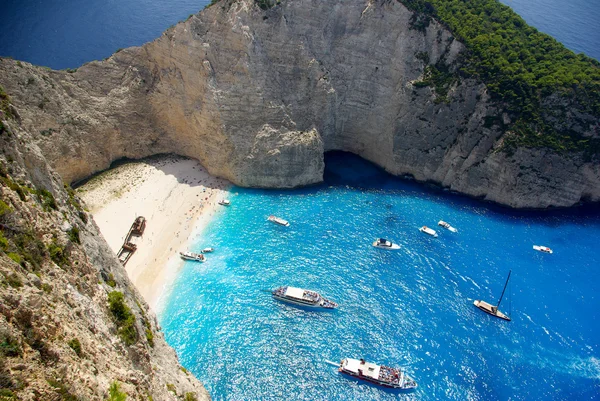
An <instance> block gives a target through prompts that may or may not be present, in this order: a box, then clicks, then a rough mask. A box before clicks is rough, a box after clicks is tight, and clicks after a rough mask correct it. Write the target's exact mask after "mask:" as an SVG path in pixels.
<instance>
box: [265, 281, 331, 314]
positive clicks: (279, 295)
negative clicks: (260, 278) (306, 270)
mask: <svg viewBox="0 0 600 401" xmlns="http://www.w3.org/2000/svg"><path fill="white" fill-rule="evenodd" d="M273 298H275V299H278V300H280V301H283V302H288V303H291V304H295V305H300V306H308V307H310V308H322V309H335V308H337V306H338V304H336V303H335V302H333V301H330V300H328V299H327V298H323V297H322V296H321V295H320V294H319V293H318V292H314V291H310V290H305V289H303V288H296V287H288V286H285V287H279V288H277V289H275V290H274V291H273Z"/></svg>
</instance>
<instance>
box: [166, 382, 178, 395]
mask: <svg viewBox="0 0 600 401" xmlns="http://www.w3.org/2000/svg"><path fill="white" fill-rule="evenodd" d="M167 390H169V391H170V392H172V393H173V394H175V395H177V389H176V388H175V385H174V384H173V383H167Z"/></svg>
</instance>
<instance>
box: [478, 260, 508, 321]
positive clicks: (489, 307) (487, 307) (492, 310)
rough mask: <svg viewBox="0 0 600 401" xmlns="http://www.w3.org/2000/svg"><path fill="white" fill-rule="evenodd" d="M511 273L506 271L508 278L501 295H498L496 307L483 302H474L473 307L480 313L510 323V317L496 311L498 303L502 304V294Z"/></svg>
mask: <svg viewBox="0 0 600 401" xmlns="http://www.w3.org/2000/svg"><path fill="white" fill-rule="evenodd" d="M511 272H512V270H509V271H508V277H507V278H506V283H504V289H503V290H502V294H501V295H500V299H499V300H498V303H497V304H496V306H494V305H491V304H489V303H487V302H485V301H475V302H473V305H475V306H476V307H478V308H479V309H481V310H482V311H484V312H485V313H487V314H490V315H492V316H496V317H499V318H500V319H504V320H508V321H510V316H508V315H505V314H504V313H502V312H500V311H499V310H498V307H499V306H500V302H502V298H503V297H504V292H505V291H506V286H507V285H508V280H510V273H511Z"/></svg>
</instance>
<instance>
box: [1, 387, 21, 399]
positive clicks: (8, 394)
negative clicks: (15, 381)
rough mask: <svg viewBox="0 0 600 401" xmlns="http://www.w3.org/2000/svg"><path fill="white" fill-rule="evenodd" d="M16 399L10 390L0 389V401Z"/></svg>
mask: <svg viewBox="0 0 600 401" xmlns="http://www.w3.org/2000/svg"><path fill="white" fill-rule="evenodd" d="M16 397H17V396H16V395H15V393H13V392H12V390H9V389H7V388H2V389H0V401H4V400H7V401H8V400H18V398H16Z"/></svg>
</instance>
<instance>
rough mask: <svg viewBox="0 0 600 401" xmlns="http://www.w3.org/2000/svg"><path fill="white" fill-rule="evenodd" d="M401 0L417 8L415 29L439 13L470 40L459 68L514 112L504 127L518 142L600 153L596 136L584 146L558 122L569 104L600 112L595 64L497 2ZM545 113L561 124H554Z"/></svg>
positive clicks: (599, 79) (599, 66)
mask: <svg viewBox="0 0 600 401" xmlns="http://www.w3.org/2000/svg"><path fill="white" fill-rule="evenodd" d="M398 1H400V2H401V3H402V4H404V5H405V6H407V7H408V8H409V9H411V10H412V11H415V12H416V13H415V15H414V17H413V19H412V27H413V28H414V29H417V30H423V31H424V30H425V29H426V27H427V26H428V25H429V22H430V19H431V18H435V19H436V20H438V21H440V22H441V23H442V24H444V25H446V26H447V27H448V28H449V29H450V31H451V32H452V33H453V35H454V36H455V37H456V38H457V39H458V40H460V41H461V42H462V43H464V44H465V46H466V47H467V49H468V52H467V54H466V55H465V59H464V63H463V65H462V66H461V69H460V72H461V73H462V74H464V75H465V76H476V77H479V78H480V79H481V80H482V81H483V82H484V83H485V84H486V86H487V88H488V89H489V91H490V94H491V96H492V98H493V99H495V100H497V101H501V102H503V103H504V104H505V107H506V109H507V111H509V112H510V113H511V114H512V115H513V116H514V117H516V118H515V121H516V123H515V124H513V125H512V126H511V127H507V128H509V129H510V130H511V131H512V132H514V133H516V134H517V137H518V138H520V139H519V140H518V141H513V142H514V145H524V146H549V147H552V148H555V149H557V150H584V151H588V152H589V151H590V150H591V149H592V148H590V146H592V145H593V149H594V151H596V150H597V149H596V148H598V146H597V145H598V144H597V143H595V142H596V141H585V142H583V143H579V142H580V139H581V136H580V133H578V132H576V131H575V130H573V128H572V127H568V126H566V125H564V124H562V125H561V124H560V121H561V120H564V117H565V116H564V115H560V113H561V110H560V109H561V108H562V109H563V111H564V109H566V107H560V106H569V108H572V107H574V108H577V109H578V110H579V111H581V112H584V113H587V114H591V115H594V116H599V115H600V63H599V62H598V61H596V60H594V59H592V58H590V57H587V56H585V55H584V54H575V53H573V52H572V51H570V50H568V49H567V48H565V47H564V46H563V45H562V44H561V43H559V42H558V41H556V40H555V39H553V38H552V37H550V36H549V35H547V34H544V33H541V32H539V31H538V30H537V29H535V28H533V27H531V26H529V25H527V23H526V22H525V21H524V20H523V19H522V18H521V17H519V16H518V15H517V14H516V13H515V12H514V11H512V9H511V8H510V7H508V6H505V5H503V4H501V3H499V2H498V1H497V0H468V1H466V0H398ZM551 95H554V96H556V95H558V97H559V99H560V100H559V101H558V103H557V102H556V101H554V102H552V101H549V99H548V98H549V97H550V96H551ZM557 106H558V107H557ZM564 112H566V111H564ZM557 113H558V114H559V115H557ZM548 114H551V115H552V116H553V120H555V121H558V122H559V124H549V123H548V118H547V115H548ZM585 125H586V124H585V123H584V124H582V126H585ZM540 134H543V136H545V138H542V137H541V135H540ZM550 137H551V138H550ZM513 139H514V138H513ZM513 142H511V143H513ZM592 142H594V143H592Z"/></svg>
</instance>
